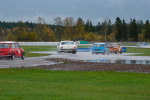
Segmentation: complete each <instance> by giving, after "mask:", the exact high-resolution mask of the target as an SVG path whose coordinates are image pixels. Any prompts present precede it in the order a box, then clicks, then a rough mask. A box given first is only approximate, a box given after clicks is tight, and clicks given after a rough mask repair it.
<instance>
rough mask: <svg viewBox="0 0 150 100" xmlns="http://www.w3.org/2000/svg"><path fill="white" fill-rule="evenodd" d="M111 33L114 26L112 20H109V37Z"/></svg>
mask: <svg viewBox="0 0 150 100" xmlns="http://www.w3.org/2000/svg"><path fill="white" fill-rule="evenodd" d="M111 33H112V24H111V20H110V19H109V21H108V30H107V35H110V34H111Z"/></svg>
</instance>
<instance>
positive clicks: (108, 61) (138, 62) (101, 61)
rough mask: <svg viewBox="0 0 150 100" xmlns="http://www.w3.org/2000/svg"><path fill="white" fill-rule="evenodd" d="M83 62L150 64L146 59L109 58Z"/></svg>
mask: <svg viewBox="0 0 150 100" xmlns="http://www.w3.org/2000/svg"><path fill="white" fill-rule="evenodd" d="M84 61H85V62H94V63H117V64H147V65H150V61H148V60H110V59H94V60H84Z"/></svg>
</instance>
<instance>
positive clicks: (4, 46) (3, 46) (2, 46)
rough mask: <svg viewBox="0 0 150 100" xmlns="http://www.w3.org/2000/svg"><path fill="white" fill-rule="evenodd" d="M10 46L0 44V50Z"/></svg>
mask: <svg viewBox="0 0 150 100" xmlns="http://www.w3.org/2000/svg"><path fill="white" fill-rule="evenodd" d="M9 47H10V45H9V44H0V48H9Z"/></svg>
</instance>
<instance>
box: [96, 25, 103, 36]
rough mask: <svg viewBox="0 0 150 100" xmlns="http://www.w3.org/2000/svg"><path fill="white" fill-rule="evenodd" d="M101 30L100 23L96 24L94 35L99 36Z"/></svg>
mask: <svg viewBox="0 0 150 100" xmlns="http://www.w3.org/2000/svg"><path fill="white" fill-rule="evenodd" d="M101 28H102V25H101V23H100V22H98V24H97V25H96V28H95V29H96V30H95V31H96V34H97V35H99V34H101Z"/></svg>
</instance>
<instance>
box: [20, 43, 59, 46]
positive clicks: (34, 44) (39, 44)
mask: <svg viewBox="0 0 150 100" xmlns="http://www.w3.org/2000/svg"><path fill="white" fill-rule="evenodd" d="M18 43H19V45H28V46H30V45H31V46H32V45H33V46H36V45H38V46H42V45H43V46H45V45H57V44H58V43H59V42H18Z"/></svg>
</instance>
